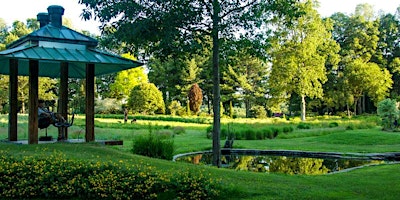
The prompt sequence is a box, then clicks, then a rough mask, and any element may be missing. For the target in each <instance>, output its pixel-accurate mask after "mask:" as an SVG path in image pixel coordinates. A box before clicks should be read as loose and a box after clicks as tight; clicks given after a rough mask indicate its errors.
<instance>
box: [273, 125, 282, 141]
mask: <svg viewBox="0 0 400 200" xmlns="http://www.w3.org/2000/svg"><path fill="white" fill-rule="evenodd" d="M272 132H273V138H276V137H278V135H279V133H281V132H282V129H279V128H275V127H274V128H272ZM273 138H271V139H273Z"/></svg>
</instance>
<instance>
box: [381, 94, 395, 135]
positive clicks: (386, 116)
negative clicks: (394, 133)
mask: <svg viewBox="0 0 400 200" xmlns="http://www.w3.org/2000/svg"><path fill="white" fill-rule="evenodd" d="M378 115H379V116H380V117H381V118H382V123H381V124H382V126H383V129H393V128H394V126H398V124H396V125H394V123H395V122H396V123H397V120H398V118H399V110H398V109H397V105H396V100H392V99H385V100H383V101H380V102H379V103H378Z"/></svg>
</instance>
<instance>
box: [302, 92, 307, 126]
mask: <svg viewBox="0 0 400 200" xmlns="http://www.w3.org/2000/svg"><path fill="white" fill-rule="evenodd" d="M301 121H306V96H304V95H301Z"/></svg>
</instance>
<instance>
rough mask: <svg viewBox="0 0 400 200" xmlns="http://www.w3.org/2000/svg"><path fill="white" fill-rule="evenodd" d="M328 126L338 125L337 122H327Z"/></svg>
mask: <svg viewBox="0 0 400 200" xmlns="http://www.w3.org/2000/svg"><path fill="white" fill-rule="evenodd" d="M328 126H329V128H333V127H338V126H339V124H338V123H337V122H331V123H329V125H328Z"/></svg>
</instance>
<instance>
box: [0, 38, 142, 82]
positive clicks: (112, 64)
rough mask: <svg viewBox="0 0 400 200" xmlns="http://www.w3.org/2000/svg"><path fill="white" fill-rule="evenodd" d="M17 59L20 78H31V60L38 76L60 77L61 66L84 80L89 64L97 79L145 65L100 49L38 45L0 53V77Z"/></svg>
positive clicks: (71, 74)
mask: <svg viewBox="0 0 400 200" xmlns="http://www.w3.org/2000/svg"><path fill="white" fill-rule="evenodd" d="M11 58H15V59H18V75H22V76H28V75H29V60H39V76H45V77H52V78H57V77H60V63H61V62H68V63H69V67H68V68H69V74H68V77H70V78H85V73H86V64H88V63H92V64H95V76H98V75H103V74H109V73H114V72H119V71H122V70H126V69H130V68H134V67H138V66H141V65H143V64H142V63H140V62H136V61H133V60H130V59H126V58H123V57H120V56H118V55H114V54H111V53H108V52H103V51H100V50H97V49H90V48H84V46H81V45H76V48H71V47H69V48H55V47H45V46H39V45H28V46H24V47H16V48H13V49H8V50H5V51H2V52H0V74H9V59H11Z"/></svg>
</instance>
